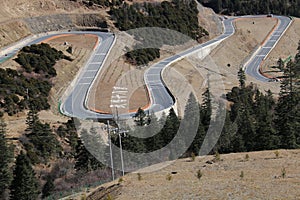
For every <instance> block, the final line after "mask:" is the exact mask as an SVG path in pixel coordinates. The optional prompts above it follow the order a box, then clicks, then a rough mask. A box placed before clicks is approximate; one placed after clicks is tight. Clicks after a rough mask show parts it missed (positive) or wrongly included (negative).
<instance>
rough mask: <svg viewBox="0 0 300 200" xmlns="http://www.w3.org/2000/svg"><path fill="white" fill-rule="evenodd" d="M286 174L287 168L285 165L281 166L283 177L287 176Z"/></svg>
mask: <svg viewBox="0 0 300 200" xmlns="http://www.w3.org/2000/svg"><path fill="white" fill-rule="evenodd" d="M285 176H286V170H285V167H283V168H281V177H282V178H285Z"/></svg>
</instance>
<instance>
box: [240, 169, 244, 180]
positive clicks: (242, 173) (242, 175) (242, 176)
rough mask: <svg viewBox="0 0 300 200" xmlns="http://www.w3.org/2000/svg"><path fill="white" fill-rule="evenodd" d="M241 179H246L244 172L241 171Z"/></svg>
mask: <svg viewBox="0 0 300 200" xmlns="http://www.w3.org/2000/svg"><path fill="white" fill-rule="evenodd" d="M240 178H241V179H243V178H244V171H241V174H240Z"/></svg>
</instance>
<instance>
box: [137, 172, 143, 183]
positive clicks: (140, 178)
mask: <svg viewBox="0 0 300 200" xmlns="http://www.w3.org/2000/svg"><path fill="white" fill-rule="evenodd" d="M137 176H138V180H139V181H141V180H142V175H141V174H140V173H137Z"/></svg>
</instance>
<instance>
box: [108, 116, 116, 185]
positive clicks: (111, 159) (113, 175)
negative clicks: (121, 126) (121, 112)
mask: <svg viewBox="0 0 300 200" xmlns="http://www.w3.org/2000/svg"><path fill="white" fill-rule="evenodd" d="M107 132H108V141H109V152H110V166H111V174H112V178H113V180H115V172H114V161H113V156H112V148H111V135H110V127H109V120H107Z"/></svg>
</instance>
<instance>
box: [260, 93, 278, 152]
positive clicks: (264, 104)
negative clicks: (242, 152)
mask: <svg viewBox="0 0 300 200" xmlns="http://www.w3.org/2000/svg"><path fill="white" fill-rule="evenodd" d="M274 105H275V101H274V99H273V97H272V93H271V91H270V90H269V91H268V93H267V94H266V95H263V94H261V93H260V92H258V93H257V94H256V102H255V119H256V122H257V127H256V137H255V150H268V149H274V148H277V147H278V146H277V145H278V138H277V136H276V132H275V129H274V125H273V118H274V115H273V108H274Z"/></svg>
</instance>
